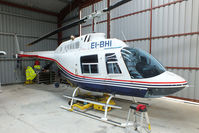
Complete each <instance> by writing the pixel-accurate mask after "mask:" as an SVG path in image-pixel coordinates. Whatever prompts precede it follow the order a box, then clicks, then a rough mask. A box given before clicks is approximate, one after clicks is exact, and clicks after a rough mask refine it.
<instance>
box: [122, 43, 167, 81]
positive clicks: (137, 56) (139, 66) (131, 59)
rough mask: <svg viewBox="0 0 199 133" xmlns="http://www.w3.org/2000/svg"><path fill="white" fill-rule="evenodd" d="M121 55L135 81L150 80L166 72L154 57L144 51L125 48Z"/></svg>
mask: <svg viewBox="0 0 199 133" xmlns="http://www.w3.org/2000/svg"><path fill="white" fill-rule="evenodd" d="M121 53H122V57H123V59H124V62H125V64H126V67H127V69H128V71H129V74H130V76H131V78H133V79H142V78H150V77H154V76H157V75H159V74H161V73H163V72H165V71H166V70H165V68H164V67H163V66H162V65H161V64H160V63H159V62H158V61H157V60H156V59H155V58H154V57H153V56H151V55H150V54H148V53H147V52H145V51H143V50H140V49H136V48H129V47H125V48H123V49H122V50H121Z"/></svg>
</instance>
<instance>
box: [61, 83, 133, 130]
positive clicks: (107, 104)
mask: <svg viewBox="0 0 199 133" xmlns="http://www.w3.org/2000/svg"><path fill="white" fill-rule="evenodd" d="M79 89H80V88H79V87H77V88H76V89H75V90H74V92H73V94H72V97H71V96H66V95H64V97H65V98H67V99H71V101H70V105H69V107H66V106H61V108H63V109H66V110H68V111H72V112H75V113H78V114H81V115H84V116H87V117H90V118H93V119H97V120H100V121H104V122H107V123H109V124H112V125H116V126H120V127H126V126H127V123H120V122H117V121H114V120H110V119H108V118H107V115H108V111H109V110H110V108H115V109H121V107H119V106H115V105H111V104H110V103H112V102H113V101H112V98H113V97H114V95H110V96H109V97H107V98H106V101H105V102H100V101H93V100H88V99H83V98H80V97H77V96H76V94H77V92H78V91H79ZM74 101H80V102H83V103H87V104H86V105H88V106H90V105H91V104H92V105H93V106H95V107H97V108H100V107H102V108H101V109H100V110H102V111H104V116H103V117H99V116H96V115H93V114H90V113H87V112H85V111H80V110H77V109H75V107H77V106H78V104H74ZM81 107H82V110H84V109H86V108H87V107H85V108H84V106H81ZM128 124H129V125H130V123H128ZM131 125H132V124H131Z"/></svg>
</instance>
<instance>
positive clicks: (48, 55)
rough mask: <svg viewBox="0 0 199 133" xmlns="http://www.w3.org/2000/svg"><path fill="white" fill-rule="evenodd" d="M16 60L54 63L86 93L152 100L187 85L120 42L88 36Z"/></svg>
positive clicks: (99, 36) (153, 60)
mask: <svg viewBox="0 0 199 133" xmlns="http://www.w3.org/2000/svg"><path fill="white" fill-rule="evenodd" d="M129 1H131V0H122V1H120V2H118V3H116V4H114V5H112V6H110V7H109V8H107V9H104V10H102V11H95V12H94V13H92V14H90V15H88V16H85V17H84V18H82V19H80V20H78V21H76V22H74V23H71V24H69V25H65V26H63V27H61V28H58V29H56V30H54V31H52V32H50V33H48V34H46V35H44V36H42V37H40V38H39V39H37V40H35V41H33V42H32V43H30V44H28V45H33V44H35V43H37V42H39V41H41V40H43V39H45V38H47V37H49V36H52V35H54V34H56V33H58V32H60V31H63V30H66V29H69V28H71V27H73V26H76V25H79V24H83V23H85V22H87V21H88V20H91V19H94V18H96V17H99V16H101V15H102V14H104V13H106V12H109V11H110V10H112V9H115V8H117V7H118V6H120V5H122V4H125V3H127V2H129ZM18 56H19V57H34V58H35V57H36V58H41V59H45V60H51V61H54V62H56V64H57V66H58V67H59V68H60V70H61V71H62V73H63V74H64V76H65V77H66V78H67V79H68V80H69V81H70V82H71V83H73V84H74V85H76V86H78V87H80V88H82V89H86V90H89V91H96V92H103V93H110V94H119V95H126V96H134V97H142V98H153V97H162V96H167V95H170V94H173V93H175V92H177V91H180V90H182V89H183V88H185V87H186V86H187V85H188V83H187V81H185V79H183V78H182V77H180V76H178V75H176V74H174V73H172V72H169V71H167V70H166V69H165V68H164V67H163V66H162V65H161V64H160V63H159V62H158V61H157V60H156V59H155V58H154V57H153V56H152V55H150V54H148V53H147V52H145V51H143V50H141V49H136V48H132V47H129V46H128V45H127V44H126V43H124V42H123V41H122V40H119V39H116V38H110V39H107V38H105V34H104V33H90V34H86V35H82V36H79V37H76V38H74V37H72V38H71V39H70V40H68V41H65V42H62V43H61V44H60V45H59V46H58V47H57V49H56V50H55V51H41V52H22V51H21V52H20V53H19V54H18Z"/></svg>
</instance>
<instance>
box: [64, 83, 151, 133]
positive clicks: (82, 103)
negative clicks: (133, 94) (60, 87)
mask: <svg viewBox="0 0 199 133" xmlns="http://www.w3.org/2000/svg"><path fill="white" fill-rule="evenodd" d="M79 91H80V88H78V87H77V88H76V89H75V90H74V92H73V94H72V97H71V96H66V95H64V97H65V98H67V99H70V102H69V106H67V107H66V106H61V108H63V109H66V110H68V111H71V112H75V113H78V114H81V115H84V116H87V117H90V118H93V119H97V120H100V121H103V122H106V123H109V124H112V125H115V126H119V127H124V128H130V127H132V126H133V127H134V128H130V129H131V130H132V129H134V130H135V131H137V132H138V131H139V133H144V132H140V131H142V129H140V128H143V129H146V126H145V123H147V130H146V131H147V133H150V130H151V127H150V123H149V118H148V114H147V110H146V105H142V104H132V105H131V106H130V109H129V113H128V117H127V120H126V122H124V123H121V122H118V121H114V120H111V119H108V117H107V116H108V111H110V110H111V109H112V108H114V109H122V108H121V107H119V106H115V103H114V101H113V100H112V99H113V98H114V95H106V97H104V98H103V100H101V99H100V98H99V97H98V98H93V97H94V96H91V95H90V98H89V99H88V97H87V95H83V97H80V96H79V97H78V96H77V92H79ZM99 99H100V100H99ZM89 108H94V109H96V108H97V110H101V111H104V115H103V117H100V116H97V115H93V114H90V113H87V112H86V111H87V109H89ZM132 110H134V113H133V118H134V119H133V121H130V116H131V112H132ZM138 120H140V122H139V121H138Z"/></svg>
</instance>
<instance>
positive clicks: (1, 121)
mask: <svg viewBox="0 0 199 133" xmlns="http://www.w3.org/2000/svg"><path fill="white" fill-rule="evenodd" d="M2 90H3V91H2V92H1V93H0V133H13V132H14V133H71V132H72V133H126V132H127V130H126V129H124V128H120V127H116V126H113V125H110V124H107V123H103V122H101V121H97V120H94V119H91V118H87V117H85V116H82V115H79V114H76V113H73V112H68V111H66V110H63V109H61V108H60V107H59V106H60V105H67V103H68V102H67V101H66V99H64V98H63V97H62V95H63V94H66V95H71V94H72V91H73V89H72V88H70V87H67V86H65V85H61V86H60V88H54V86H53V85H42V84H40V85H10V86H3V87H2ZM122 98H125V97H122ZM128 98H129V97H128ZM139 101H144V102H147V103H149V104H150V107H148V114H149V118H150V121H151V127H152V133H199V105H192V104H185V103H181V102H176V101H171V100H168V99H164V98H160V99H139ZM116 102H117V104H118V105H120V106H122V107H123V109H122V110H112V111H111V112H109V116H110V117H111V118H115V119H117V120H121V119H125V118H126V116H127V113H128V107H129V105H130V102H129V101H126V100H117V101H116ZM90 112H92V113H95V114H98V115H102V113H101V112H99V111H90ZM116 117H117V118H116ZM128 131H129V130H128ZM129 132H131V131H129ZM132 133H133V131H132Z"/></svg>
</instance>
